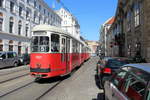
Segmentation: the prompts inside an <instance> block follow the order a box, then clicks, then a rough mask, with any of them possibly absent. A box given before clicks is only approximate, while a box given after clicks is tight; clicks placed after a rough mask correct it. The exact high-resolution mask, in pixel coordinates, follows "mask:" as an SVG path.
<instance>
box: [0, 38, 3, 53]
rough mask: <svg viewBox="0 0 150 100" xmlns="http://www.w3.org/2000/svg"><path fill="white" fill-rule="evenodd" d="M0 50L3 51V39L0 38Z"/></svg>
mask: <svg viewBox="0 0 150 100" xmlns="http://www.w3.org/2000/svg"><path fill="white" fill-rule="evenodd" d="M0 51H3V40H0Z"/></svg>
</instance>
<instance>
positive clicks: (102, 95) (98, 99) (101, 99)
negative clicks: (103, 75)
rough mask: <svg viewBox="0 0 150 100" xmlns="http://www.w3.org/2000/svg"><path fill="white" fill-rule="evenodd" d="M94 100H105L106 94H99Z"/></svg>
mask: <svg viewBox="0 0 150 100" xmlns="http://www.w3.org/2000/svg"><path fill="white" fill-rule="evenodd" d="M92 100H105V99H104V93H98V94H97V98H94V99H92Z"/></svg>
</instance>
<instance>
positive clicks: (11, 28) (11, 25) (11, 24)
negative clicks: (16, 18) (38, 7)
mask: <svg viewBox="0 0 150 100" xmlns="http://www.w3.org/2000/svg"><path fill="white" fill-rule="evenodd" d="M13 25H14V22H13V17H10V19H9V33H13Z"/></svg>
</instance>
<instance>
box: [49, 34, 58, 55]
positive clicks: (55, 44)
mask: <svg viewBox="0 0 150 100" xmlns="http://www.w3.org/2000/svg"><path fill="white" fill-rule="evenodd" d="M52 35H55V36H54V37H53V36H52ZM57 36H58V37H57ZM54 38H55V40H58V41H54V42H52V41H53V39H54ZM50 45H51V52H52V53H59V52H60V35H59V34H56V33H52V34H51V44H50Z"/></svg>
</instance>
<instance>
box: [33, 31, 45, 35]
mask: <svg viewBox="0 0 150 100" xmlns="http://www.w3.org/2000/svg"><path fill="white" fill-rule="evenodd" d="M33 35H46V32H45V31H35V32H33Z"/></svg>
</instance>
